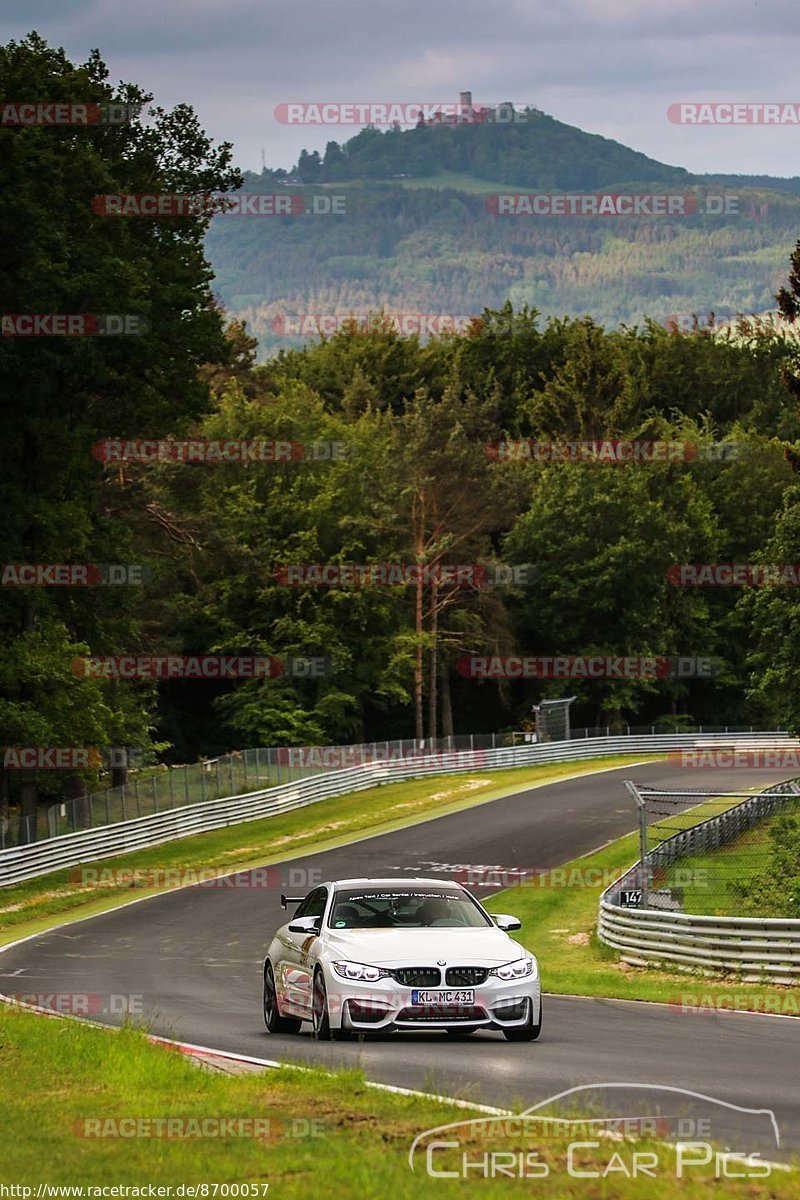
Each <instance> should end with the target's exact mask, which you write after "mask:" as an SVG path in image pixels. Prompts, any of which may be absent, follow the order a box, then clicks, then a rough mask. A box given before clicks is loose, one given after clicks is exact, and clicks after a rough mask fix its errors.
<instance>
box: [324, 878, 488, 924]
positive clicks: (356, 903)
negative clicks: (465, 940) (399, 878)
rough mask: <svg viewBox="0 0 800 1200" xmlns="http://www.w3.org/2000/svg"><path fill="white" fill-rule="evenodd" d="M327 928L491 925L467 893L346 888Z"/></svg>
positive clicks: (438, 890) (429, 889)
mask: <svg viewBox="0 0 800 1200" xmlns="http://www.w3.org/2000/svg"><path fill="white" fill-rule="evenodd" d="M328 924H329V925H330V926H331V927H332V928H333V929H460V928H476V927H485V926H487V925H491V924H492V922H491V921H490V920H488V918H487V917H485V916H484V914H483V913H482V912H481V910H480V908H479V907H478V905H477V904H476V903H475V901H474V900H473V899H472V898H471V897H470V896H468V895H467V894H466V893H465V892H455V891H444V890H443V889H441V888H397V889H386V888H343V889H342V890H341V891H337V893H336V896H335V898H334V902H333V905H332V907H331V915H330V918H329V921H328Z"/></svg>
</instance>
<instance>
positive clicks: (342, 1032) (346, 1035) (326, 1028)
mask: <svg viewBox="0 0 800 1200" xmlns="http://www.w3.org/2000/svg"><path fill="white" fill-rule="evenodd" d="M311 1028H312V1030H313V1033H314V1037H315V1038H316V1039H317V1041H318V1042H330V1041H334V1042H346V1041H349V1040H350V1039H351V1038H352V1036H353V1033H352V1030H350V1029H335V1028H333V1026H332V1025H331V1018H330V1013H329V1012H328V989H327V988H326V987H325V976H324V975H323V974H322V969H321V968H319V967H318V968H317V970H316V971H315V972H314V984H313V988H312V992H311Z"/></svg>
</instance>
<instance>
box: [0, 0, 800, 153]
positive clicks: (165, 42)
mask: <svg viewBox="0 0 800 1200" xmlns="http://www.w3.org/2000/svg"><path fill="white" fill-rule="evenodd" d="M31 27H34V28H36V29H37V31H38V32H39V33H40V34H41V35H42V36H43V37H45V38H46V39H47V40H48V41H50V42H51V43H53V44H56V45H63V46H64V47H65V49H66V51H67V53H68V54H69V55H70V56H71V57H72V58H73V59H75V60H82V59H84V58H85V57H86V55H87V54H88V51H89V50H90V48H92V47H94V46H97V47H99V49H100V51H101V53H102V55H103V57H104V58H105V60H106V62H107V63H108V66H109V70H110V74H111V78H112V80H117V79H127V80H130V81H133V82H137V83H140V84H141V85H142V86H143V87H145V88H147V89H149V90H152V91H153V92H154V93H155V95H156V99H157V100H158V101H159V102H160V103H163V104H165V105H167V106H171V105H172V104H175V103H178V102H179V101H185V102H187V103H189V104H191V105H192V106H193V107H194V108H195V109H196V111H197V112H198V115H199V117H200V119H201V121H202V123H203V125H204V127H205V128H206V129H207V130H208V131H209V133H211V134H212V135H213V136H214V137H215V138H216V139H218V140H231V141H233V142H234V143H235V146H236V157H237V160H238V161H239V162H240V163H241V164H242V165H245V166H248V167H251V168H256V169H257V168H258V167H259V166H260V159H261V148H262V147H263V148H264V151H265V155H266V159H267V162H268V163H269V164H270V165H273V166H279V165H283V166H289V165H290V164H291V163H292V162H293V161H294V160H295V159H296V157H297V154H298V153H299V150H300V148H301V147H303V146H306V147H307V148H309V149H313V148H318V149H322V148H323V147H324V145H325V143H326V142H327V141H328V140H329V139H330V138H331V137H334V138H335V139H336V140H337V141H342V140H345V139H346V138H347V137H348V136H351V135H352V133H353V132H355V131H354V130H353V129H352V128H347V127H338V128H334V129H333V130H331V129H321V128H319V127H317V128H311V127H309V128H301V129H297V128H291V127H290V128H286V127H281V126H279V125H277V124H276V123H275V121H274V119H273V109H274V107H275V105H277V104H279V103H281V102H283V101H287V100H309V101H310V100H318V101H321V100H341V101H344V100H399V101H402V100H405V101H420V100H424V101H432V102H435V101H442V100H448V99H455V98H456V95H457V93H458V92H459V91H460V90H462V89H464V88H471V89H472V91H473V93H474V95H475V98H476V99H479V100H480V99H482V100H484V101H499V100H513V101H514V102H516V103H519V104H523V103H532V104H535V105H537V106H538V107H540V108H543V109H545V111H548V112H551V113H552V114H553V115H554V116H556V117H559V118H560V119H562V120H564V121H566V122H568V123H569V124H574V125H579V126H581V127H582V128H585V129H587V130H589V131H590V132H598V133H603V134H604V135H605V136H608V137H613V138H615V139H616V140H618V141H621V142H624V143H625V144H627V145H631V146H633V147H634V148H636V149H639V150H643V151H644V152H645V153H647V154H650V155H651V156H653V157H655V158H660V159H662V160H664V161H667V162H673V163H676V164H680V165H685V166H688V167H690V169H693V170H699V171H702V170H710V171H746V172H752V173H755V172H762V171H763V172H769V173H773V174H790V173H792V172H793V171H794V169H795V168H794V165H793V155H792V150H793V140H794V137H795V134H794V133H793V131H792V130H791V128H787V129H772V130H770V129H765V128H758V127H754V128H746V127H745V128H742V127H740V128H736V129H725V128H711V129H702V130H698V129H687V128H682V127H678V126H672V125H670V123H669V122H668V121H667V119H666V109H667V107H668V106H669V105H670V104H671V103H673V102H675V101H676V100H702V99H707V100H722V99H734V100H770V99H773V100H780V101H790V100H792V99H794V98H796V97H795V91H796V83H795V79H796V46H797V39H796V32H795V31H796V28H797V16H796V0H771V2H770V3H769V4H767V3H766V0H706V2H705V3H703V4H698V3H697V0H670V2H669V3H668V4H643V3H642V2H641V0H491V3H487V0H439V2H438V3H436V4H431V3H430V0H404V3H403V4H388V3H386V2H385V0H384V3H381V4H376V3H375V2H374V0H339V2H338V3H336V4H331V3H330V0H306V2H305V3H300V4H298V3H296V2H292V3H288V2H287V3H286V4H285V5H283V6H279V5H277V4H276V3H274V0H273V3H270V4H265V3H264V0H169V3H164V0H138V2H137V3H136V4H130V3H129V0H59V5H58V6H53V4H52V0H5V3H4V5H3V8H2V11H1V12H0V39H1V40H2V41H7V40H9V39H10V38H17V39H18V38H20V37H22V36H24V35H25V33H26V32H28V30H29V29H30V28H31ZM765 63H768V64H769V66H768V71H767V70H765V67H764V64H765Z"/></svg>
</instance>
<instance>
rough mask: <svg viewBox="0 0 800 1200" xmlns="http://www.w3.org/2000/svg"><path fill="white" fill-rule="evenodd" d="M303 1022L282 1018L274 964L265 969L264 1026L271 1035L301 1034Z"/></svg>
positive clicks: (297, 1019) (294, 1018) (267, 965)
mask: <svg viewBox="0 0 800 1200" xmlns="http://www.w3.org/2000/svg"><path fill="white" fill-rule="evenodd" d="M302 1023H303V1022H302V1021H301V1020H300V1019H299V1017H282V1016H281V1014H280V1012H279V1010H278V997H277V994H276V991H275V975H274V973H273V970H272V963H269V962H268V963H267V964H266V965H265V967H264V1024H265V1025H266V1027H267V1029H268V1030H269V1032H270V1033H299V1032H300V1026H301V1025H302Z"/></svg>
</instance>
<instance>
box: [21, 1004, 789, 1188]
mask: <svg viewBox="0 0 800 1200" xmlns="http://www.w3.org/2000/svg"><path fill="white" fill-rule="evenodd" d="M398 1049H399V1047H398ZM0 1111H2V1113H3V1142H4V1148H3V1155H2V1158H1V1159H0V1183H2V1184H11V1185H16V1187H17V1188H20V1187H29V1188H31V1189H32V1190H31V1192H29V1193H28V1195H30V1196H33V1197H35V1196H36V1189H37V1186H38V1185H39V1184H49V1185H56V1186H58V1185H61V1186H75V1185H78V1186H82V1187H83V1189H84V1192H83V1195H84V1196H85V1197H86V1196H89V1195H91V1193H88V1192H87V1191H86V1190H85V1189H87V1188H89V1187H97V1188H99V1187H108V1186H114V1185H117V1186H120V1185H121V1186H127V1187H131V1188H142V1187H143V1188H144V1189H145V1190H144V1192H143V1193H142V1192H138V1193H131V1194H136V1195H142V1194H143V1195H145V1196H146V1195H147V1187H148V1185H155V1186H158V1187H165V1188H166V1187H171V1188H173V1189H176V1188H177V1187H178V1186H179V1185H181V1184H183V1185H188V1187H190V1188H191V1187H197V1185H203V1184H205V1185H207V1188H206V1191H205V1193H204V1192H203V1191H202V1190H199V1191H196V1192H194V1195H195V1196H201V1197H202V1196H203V1195H205V1196H207V1197H210V1198H212V1200H213V1197H214V1195H215V1192H214V1190H213V1188H214V1185H219V1184H225V1185H231V1184H236V1185H240V1186H239V1189H237V1193H236V1194H238V1195H239V1196H241V1195H243V1194H244V1193H243V1192H242V1191H241V1185H242V1184H248V1185H253V1184H256V1185H257V1187H256V1188H255V1189H254V1190H248V1192H247V1193H246V1194H247V1195H248V1196H258V1197H263V1196H267V1197H270V1196H276V1197H281V1198H286V1200H307V1197H308V1196H310V1195H315V1194H320V1192H323V1193H324V1194H325V1195H326V1196H332V1197H337V1198H339V1197H342V1198H343V1200H349V1198H350V1197H354V1198H355V1197H358V1198H359V1200H373V1198H378V1197H380V1198H381V1200H383V1198H384V1197H386V1196H392V1197H393V1198H396V1200H412V1198H413V1200H417V1197H419V1196H420V1195H427V1194H430V1193H431V1192H433V1191H434V1189H435V1194H436V1196H438V1197H442V1198H443V1200H449V1198H450V1197H453V1198H456V1197H459V1198H462V1197H463V1196H464V1195H465V1194H470V1195H473V1194H476V1190H477V1191H479V1193H480V1195H481V1196H482V1197H486V1198H487V1200H494V1198H497V1200H500V1198H501V1197H502V1198H506V1197H508V1196H509V1195H527V1196H529V1195H530V1194H531V1186H532V1180H531V1178H527V1179H526V1178H513V1177H509V1175H508V1174H507V1173H500V1174H499V1175H498V1176H497V1177H496V1178H483V1177H481V1176H480V1174H479V1173H478V1172H476V1171H475V1170H474V1169H473V1170H472V1171H470V1173H469V1176H468V1178H467V1179H466V1180H464V1179H463V1178H436V1179H435V1180H434V1179H431V1178H429V1176H428V1175H427V1173H426V1170H425V1159H424V1154H423V1155H421V1156H420V1157H419V1159H418V1160H415V1161H417V1167H416V1170H415V1172H414V1173H412V1171H411V1169H410V1167H409V1164H408V1152H409V1149H410V1147H411V1143H412V1141H413V1140H414V1138H415V1137H416V1136H417V1135H418V1134H420V1133H422V1132H423V1131H425V1130H427V1129H431V1128H434V1127H436V1126H440V1125H443V1124H445V1123H449V1122H456V1121H457V1122H462V1121H465V1120H469V1119H470V1118H472V1117H476V1116H480V1114H478V1113H475V1112H471V1111H466V1110H464V1109H463V1108H457V1107H455V1106H454V1105H451V1104H442V1103H437V1102H436V1101H435V1100H433V1099H428V1098H422V1097H407V1096H398V1095H393V1094H390V1093H387V1092H382V1091H377V1090H375V1089H372V1088H368V1087H367V1086H366V1084H365V1082H364V1079H363V1076H362V1075H361V1074H360V1073H359V1072H357V1071H348V1072H339V1073H336V1074H327V1073H325V1072H322V1071H299V1070H297V1069H296V1068H291V1067H286V1068H283V1069H280V1070H267V1071H265V1072H264V1073H262V1074H248V1075H238V1076H229V1075H219V1074H212V1073H209V1072H206V1071H201V1070H198V1069H197V1067H196V1066H194V1065H192V1064H191V1063H190V1062H189V1061H187V1059H186V1058H185V1057H184V1056H182V1055H180V1054H177V1053H172V1052H170V1051H168V1050H166V1049H164V1048H163V1047H159V1046H154V1045H152V1044H151V1043H149V1042H148V1041H147V1040H146V1038H145V1036H144V1035H143V1034H142V1033H141V1032H137V1031H134V1030H122V1031H119V1032H109V1031H105V1030H101V1029H97V1028H93V1027H92V1026H89V1025H86V1024H82V1023H80V1022H77V1021H61V1020H57V1019H47V1018H42V1017H37V1016H34V1015H33V1014H30V1013H25V1012H21V1011H17V1010H5V1011H4V1012H2V1013H0ZM165 1119H166V1120H170V1119H171V1120H172V1121H178V1122H180V1123H181V1124H180V1125H179V1126H176V1125H174V1124H173V1125H171V1126H170V1125H166V1126H165V1125H163V1124H162V1125H161V1126H159V1124H158V1123H157V1122H158V1121H162V1122H163V1121H164V1120H165ZM486 1120H487V1119H486V1118H484V1121H486ZM87 1122H88V1124H87ZM224 1122H228V1124H227V1125H225V1124H224ZM256 1122H258V1124H256ZM267 1123H268V1124H267ZM491 1128H494V1130H495V1132H494V1133H493V1134H491V1136H487V1133H486V1132H484V1134H483V1136H482V1137H481V1136H479V1130H481V1129H483V1130H484V1131H486V1130H487V1129H491ZM159 1129H161V1131H162V1132H161V1136H154V1134H156V1133H157V1132H158V1131H159ZM501 1129H502V1127H501ZM220 1130H223V1131H226V1130H227V1134H228V1135H227V1136H219V1131H220ZM170 1131H172V1136H169V1137H165V1136H163V1134H164V1132H170ZM234 1131H237V1132H238V1133H239V1136H231V1134H232V1133H233V1132H234ZM256 1131H258V1133H260V1134H261V1135H262V1136H258V1137H255V1136H252V1133H255V1132H256ZM179 1132H180V1134H182V1136H179ZM87 1134H91V1135H92V1136H87ZM120 1134H123V1136H119V1135H120ZM215 1134H216V1136H215ZM115 1135H116V1136H115ZM447 1136H448V1140H450V1139H453V1137H454V1135H453V1133H452V1131H451V1132H450V1133H449V1134H448V1135H447ZM459 1142H460V1146H459V1147H458V1148H457V1149H453V1150H450V1151H448V1152H444V1153H443V1152H441V1151H440V1152H438V1153H437V1156H436V1157H435V1158H434V1159H433V1165H434V1168H435V1169H437V1170H439V1171H442V1170H453V1169H456V1170H457V1169H458V1167H459V1166H460V1161H461V1160H460V1156H461V1153H462V1152H464V1151H467V1152H468V1159H469V1161H470V1162H475V1161H477V1160H479V1159H480V1157H481V1156H482V1155H483V1154H484V1153H486V1152H487V1151H489V1152H492V1151H494V1152H503V1153H504V1154H505V1155H506V1159H505V1171H506V1172H507V1171H508V1161H509V1160H508V1157H507V1155H508V1154H509V1153H511V1154H513V1155H514V1161H515V1162H520V1161H523V1162H524V1161H525V1159H524V1155H525V1154H530V1153H532V1152H534V1151H535V1152H538V1158H537V1159H536V1160H535V1161H536V1162H537V1164H538V1166H537V1168H536V1170H537V1174H542V1173H543V1171H544V1168H546V1171H547V1174H546V1176H545V1177H542V1178H536V1179H535V1188H536V1193H537V1195H541V1196H545V1197H547V1196H553V1197H560V1198H562V1200H563V1198H566V1200H570V1198H573V1197H574V1198H577V1197H580V1198H581V1200H585V1197H587V1196H589V1195H591V1196H596V1197H601V1196H603V1197H605V1196H608V1197H611V1196H614V1197H620V1198H622V1200H634V1198H636V1200H641V1198H642V1197H644V1198H646V1200H661V1198H662V1197H664V1198H666V1197H672V1196H680V1197H684V1198H685V1200H699V1198H700V1197H702V1196H706V1195H707V1194H708V1188H709V1183H711V1184H712V1186H713V1184H714V1182H715V1181H714V1177H713V1174H712V1171H713V1169H714V1166H713V1164H710V1165H709V1166H705V1167H702V1168H697V1169H695V1170H692V1171H690V1172H688V1174H687V1175H686V1176H685V1177H684V1178H682V1179H678V1178H676V1172H675V1151H674V1150H673V1149H671V1148H670V1147H668V1146H666V1145H664V1144H663V1143H658V1142H651V1141H645V1140H637V1141H636V1142H633V1143H632V1142H610V1141H601V1140H598V1141H597V1142H596V1143H594V1147H593V1148H588V1149H587V1148H584V1149H582V1150H580V1151H578V1152H577V1153H576V1154H575V1157H574V1162H573V1169H575V1170H582V1171H596V1172H598V1177H597V1178H596V1179H594V1180H587V1178H586V1177H582V1178H575V1177H574V1176H570V1174H569V1173H568V1169H567V1144H568V1143H567V1140H566V1138H556V1137H552V1138H548V1139H547V1140H546V1141H541V1140H539V1141H538V1142H537V1140H536V1138H535V1136H533V1137H532V1136H531V1134H530V1132H528V1131H526V1132H525V1133H523V1135H522V1136H521V1137H520V1136H519V1134H517V1136H513V1130H509V1131H508V1133H507V1135H506V1136H504V1135H503V1132H498V1125H497V1123H496V1122H495V1124H494V1126H493V1127H492V1126H488V1124H483V1125H482V1126H479V1127H477V1128H475V1127H473V1128H472V1130H471V1131H470V1136H469V1137H466V1136H464V1135H463V1134H461V1135H460V1136H459ZM634 1152H637V1153H640V1154H641V1153H645V1152H649V1153H651V1154H655V1155H656V1162H657V1163H658V1170H657V1177H656V1178H653V1179H647V1178H645V1179H643V1178H642V1177H641V1176H640V1177H639V1178H635V1179H634V1178H629V1177H627V1175H629V1174H630V1171H631V1168H632V1161H633V1154H634ZM445 1155H447V1157H446V1156H445ZM610 1162H611V1163H612V1164H613V1165H612V1166H611V1169H610V1173H609V1174H608V1176H607V1177H606V1179H605V1180H604V1179H603V1178H602V1177H601V1175H602V1172H603V1171H604V1170H605V1169H606V1168H607V1167H608V1165H609V1163H610ZM620 1164H624V1169H623V1167H622V1166H621V1165H620ZM626 1173H627V1174H626ZM476 1181H477V1182H478V1185H479V1186H478V1188H477V1189H476V1190H473V1189H475V1184H476ZM587 1182H588V1183H589V1188H588V1190H587ZM778 1184H779V1185H780V1188H779V1191H778V1190H776V1188H777V1185H778ZM265 1185H268V1188H267V1187H265ZM718 1186H719V1185H718ZM724 1188H725V1194H726V1196H731V1197H742V1198H744V1197H749V1198H751V1200H758V1198H761V1197H764V1198H765V1200H766V1197H770V1196H776V1195H778V1194H780V1195H781V1196H782V1197H786V1198H787V1200H792V1198H797V1197H800V1176H798V1174H797V1173H796V1172H791V1173H788V1172H783V1171H781V1172H774V1173H773V1176H772V1177H771V1178H764V1179H735V1180H734V1179H730V1180H726V1181H725V1184H724ZM11 1194H14V1193H11ZM16 1194H17V1195H23V1196H24V1193H20V1192H17V1193H16ZM172 1194H173V1196H175V1195H177V1191H173V1193H172ZM191 1194H192V1193H190V1192H188V1191H186V1190H184V1192H183V1195H186V1196H189V1195H191ZM232 1194H234V1193H233V1192H232V1191H231V1190H228V1191H227V1193H226V1192H222V1193H220V1192H219V1191H218V1192H216V1195H217V1196H221V1195H228V1196H230V1195H232Z"/></svg>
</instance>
